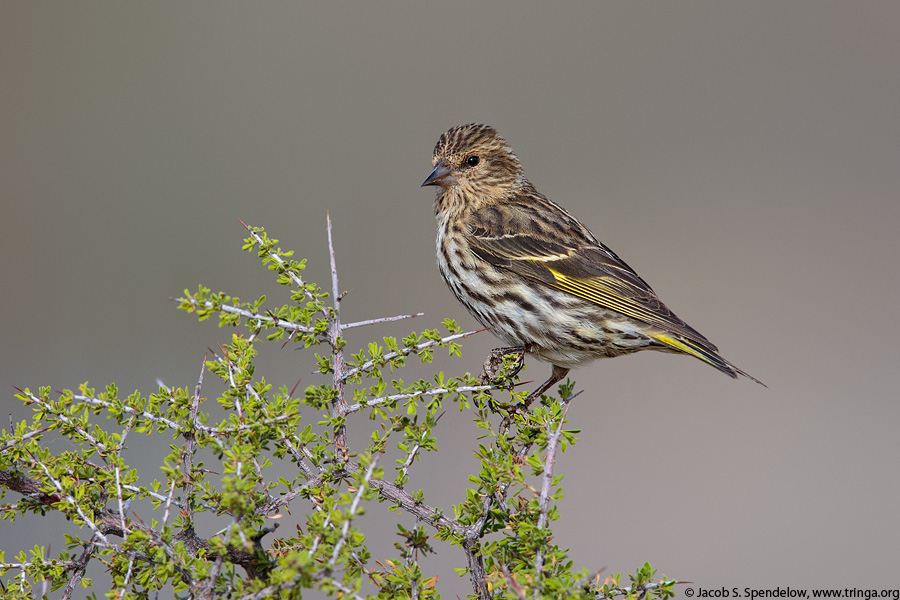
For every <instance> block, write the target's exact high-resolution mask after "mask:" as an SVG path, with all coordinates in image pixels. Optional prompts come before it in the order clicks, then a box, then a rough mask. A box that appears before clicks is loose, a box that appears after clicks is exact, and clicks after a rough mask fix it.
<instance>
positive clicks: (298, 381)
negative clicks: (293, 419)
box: [289, 377, 303, 397]
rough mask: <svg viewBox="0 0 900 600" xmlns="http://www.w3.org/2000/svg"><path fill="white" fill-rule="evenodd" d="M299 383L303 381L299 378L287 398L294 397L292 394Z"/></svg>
mask: <svg viewBox="0 0 900 600" xmlns="http://www.w3.org/2000/svg"><path fill="white" fill-rule="evenodd" d="M301 381H303V378H302V377H301V378H300V379H298V380H297V383H295V384H294V387H293V388H291V393H290V394H289V396H291V397H293V396H294V392H295V391H297V387H298V386H299V385H300V382H301Z"/></svg>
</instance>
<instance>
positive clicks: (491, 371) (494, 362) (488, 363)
mask: <svg viewBox="0 0 900 600" xmlns="http://www.w3.org/2000/svg"><path fill="white" fill-rule="evenodd" d="M527 351H528V349H527V348H526V347H524V346H512V347H509V348H494V349H493V350H491V354H490V356H488V357H487V358H486V359H485V361H484V364H483V365H482V366H481V375H480V376H479V377H478V378H479V379H480V380H481V382H482V383H485V384H487V383H494V382H496V381H498V380H499V379H512V378H513V377H515V376H516V375H518V374H519V371H521V370H522V367H524V366H525V352H527ZM513 355H515V362H514V363H513V365H512V369H513V370H512V372H511V373H508V374H507V373H503V367H504V366H506V365H507V361H506V357H507V356H513Z"/></svg>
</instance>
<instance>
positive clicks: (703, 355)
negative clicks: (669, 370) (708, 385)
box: [650, 332, 769, 387]
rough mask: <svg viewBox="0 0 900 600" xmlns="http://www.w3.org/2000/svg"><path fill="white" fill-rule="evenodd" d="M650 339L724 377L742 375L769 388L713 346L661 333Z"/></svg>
mask: <svg viewBox="0 0 900 600" xmlns="http://www.w3.org/2000/svg"><path fill="white" fill-rule="evenodd" d="M650 337H652V338H653V339H655V340H656V341H658V342H660V343H661V344H664V345H666V346H668V347H669V348H671V349H672V350H675V351H677V352H683V353H685V354H690V355H691V356H695V357H697V358H699V359H700V360H702V361H703V362H705V363H707V364H709V365H712V366H714V367H715V368H717V369H718V370H720V371H722V372H723V373H725V374H726V375H729V376H731V377H734V378H735V379H737V376H738V375H743V376H744V377H746V378H747V379H750V380H751V381H755V382H756V383H758V384H759V385H761V386H763V387H769V386H767V385H766V384H764V383H763V382H762V381H760V380H759V379H757V378H756V377H754V376H752V375H750V374H748V373H746V372H744V371H742V370H741V369H739V368H737V367H736V366H734V365H733V364H731V363H730V362H728V361H727V360H725V359H724V358H722V357H721V356H719V354H718V353H717V352H716V350H715V346H713V347H711V348H710V347H709V346H707V345H706V344H701V343H699V342H696V341H694V340H690V339H687V338H683V337H675V336H673V335H670V334H668V333H663V332H657V333H651V334H650Z"/></svg>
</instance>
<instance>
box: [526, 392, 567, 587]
mask: <svg viewBox="0 0 900 600" xmlns="http://www.w3.org/2000/svg"><path fill="white" fill-rule="evenodd" d="M563 402H565V408H563V414H562V416H561V417H560V419H559V423H558V424H557V426H556V431H554V432H553V433H552V434H551V435H550V438H549V439H548V441H547V457H546V458H545V459H544V475H543V481H542V484H541V495H540V498H539V500H538V522H537V528H538V529H539V530H540V529H544V528H545V527H547V519H548V514H549V513H550V488H551V487H552V484H553V465H554V464H556V449H557V447H559V436H560V435H561V434H562V427H563V423H565V422H566V415H567V414H569V400H568V399H567V400H564V401H563ZM543 568H544V555H543V553H542V552H541V551H540V550H538V551H537V556H536V557H535V559H534V569H535V571H537V573H539V574H540V572H541V569H543Z"/></svg>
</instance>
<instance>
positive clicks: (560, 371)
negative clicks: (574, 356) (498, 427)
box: [523, 365, 569, 410]
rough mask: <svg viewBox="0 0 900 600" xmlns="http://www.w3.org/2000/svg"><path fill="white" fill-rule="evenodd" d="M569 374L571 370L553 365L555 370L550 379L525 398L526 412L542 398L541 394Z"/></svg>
mask: <svg viewBox="0 0 900 600" xmlns="http://www.w3.org/2000/svg"><path fill="white" fill-rule="evenodd" d="M568 374H569V369H566V368H563V367H560V366H558V365H553V370H552V371H551V372H550V379H548V380H547V381H545V382H544V383H542V384H541V385H540V387H538V388H537V389H536V390H534V391H533V392H531V393H530V394H528V397H527V398H525V402H523V404H524V405H525V410H528V407H529V406H531V403H532V402H534V401H535V400H537V399H538V398H540V397H541V394H543V393H544V392H546V391H547V390H549V389H550V388H551V387H552V386H553V384H555V383H557V382H559V381H560V380H562V378H563V377H565V376H566V375H568Z"/></svg>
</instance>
